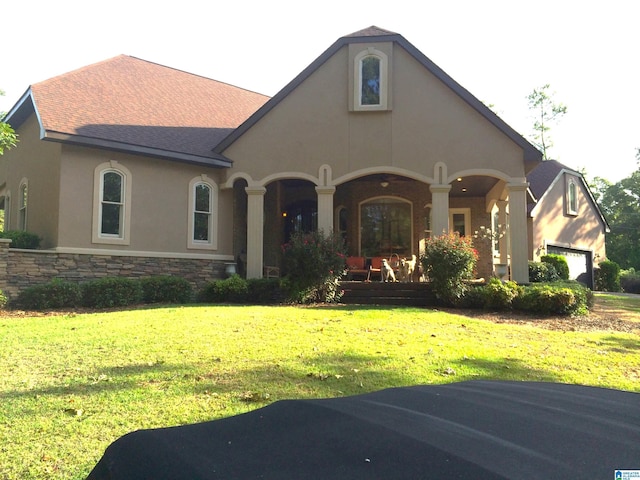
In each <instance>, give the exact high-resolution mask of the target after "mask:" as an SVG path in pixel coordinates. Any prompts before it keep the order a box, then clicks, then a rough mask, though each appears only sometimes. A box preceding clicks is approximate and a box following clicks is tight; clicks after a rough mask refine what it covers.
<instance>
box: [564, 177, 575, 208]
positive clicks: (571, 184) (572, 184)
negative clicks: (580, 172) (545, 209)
mask: <svg viewBox="0 0 640 480" xmlns="http://www.w3.org/2000/svg"><path fill="white" fill-rule="evenodd" d="M572 188H573V191H574V200H575V208H573V205H571V189H572ZM566 201H567V215H571V216H576V215H578V184H577V182H576V179H575V178H573V177H569V178H568V179H567V199H566Z"/></svg>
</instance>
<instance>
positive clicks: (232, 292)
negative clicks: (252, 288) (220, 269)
mask: <svg viewBox="0 0 640 480" xmlns="http://www.w3.org/2000/svg"><path fill="white" fill-rule="evenodd" d="M198 300H199V301H200V302H204V303H248V300H249V286H248V283H247V281H246V280H245V279H243V278H242V277H240V275H237V274H234V275H231V276H230V277H229V278H226V279H224V280H213V281H211V282H209V283H207V284H206V285H205V286H204V288H203V289H202V290H201V291H200V293H199V295H198Z"/></svg>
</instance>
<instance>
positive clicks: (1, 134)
mask: <svg viewBox="0 0 640 480" xmlns="http://www.w3.org/2000/svg"><path fill="white" fill-rule="evenodd" d="M3 95H4V91H3V90H0V97H1V96H3ZM3 117H4V112H0V120H1V119H2V118H3ZM17 143H18V136H17V135H16V132H15V131H14V130H13V128H11V125H9V124H8V123H6V122H2V121H0V155H2V154H3V153H4V151H5V149H9V148H12V147H15V146H16V145H17Z"/></svg>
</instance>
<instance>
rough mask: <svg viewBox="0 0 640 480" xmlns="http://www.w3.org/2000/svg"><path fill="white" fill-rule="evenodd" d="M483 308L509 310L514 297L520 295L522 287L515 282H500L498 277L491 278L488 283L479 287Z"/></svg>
mask: <svg viewBox="0 0 640 480" xmlns="http://www.w3.org/2000/svg"><path fill="white" fill-rule="evenodd" d="M480 291H481V294H482V300H483V304H482V306H483V307H484V308H488V309H495V310H511V308H512V303H513V301H514V299H515V298H517V297H518V295H520V293H521V291H522V287H520V286H518V284H517V283H516V282H512V281H507V282H502V281H500V280H499V279H498V278H495V277H493V278H491V279H490V280H489V283H487V284H486V285H485V286H483V287H480Z"/></svg>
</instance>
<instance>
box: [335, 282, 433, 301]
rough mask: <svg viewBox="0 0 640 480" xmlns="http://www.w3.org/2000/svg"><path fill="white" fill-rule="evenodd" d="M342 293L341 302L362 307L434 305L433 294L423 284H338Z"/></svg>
mask: <svg viewBox="0 0 640 480" xmlns="http://www.w3.org/2000/svg"><path fill="white" fill-rule="evenodd" d="M340 288H341V289H342V290H343V291H344V294H343V296H342V299H341V302H342V303H345V304H352V305H353V304H362V305H401V306H411V307H413V306H419V307H423V306H428V305H434V298H433V293H431V289H430V288H429V285H428V284H427V283H424V282H414V283H402V282H393V283H383V282H348V281H347V282H340Z"/></svg>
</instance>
